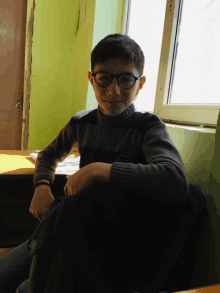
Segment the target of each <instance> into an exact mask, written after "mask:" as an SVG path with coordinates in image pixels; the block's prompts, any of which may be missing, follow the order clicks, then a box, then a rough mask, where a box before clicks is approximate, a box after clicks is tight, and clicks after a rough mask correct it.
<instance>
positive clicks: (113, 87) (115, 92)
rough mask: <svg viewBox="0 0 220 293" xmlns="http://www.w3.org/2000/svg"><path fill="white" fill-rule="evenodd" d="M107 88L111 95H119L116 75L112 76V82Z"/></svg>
mask: <svg viewBox="0 0 220 293" xmlns="http://www.w3.org/2000/svg"><path fill="white" fill-rule="evenodd" d="M107 89H108V92H109V93H111V94H112V95H113V96H116V95H120V86H119V85H118V81H117V78H116V76H114V77H113V79H112V82H111V83H110V84H109V85H108V86H107Z"/></svg>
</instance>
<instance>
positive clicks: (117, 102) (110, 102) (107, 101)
mask: <svg viewBox="0 0 220 293" xmlns="http://www.w3.org/2000/svg"><path fill="white" fill-rule="evenodd" d="M105 102H107V103H110V104H114V103H122V101H120V102H119V101H116V102H110V101H105Z"/></svg>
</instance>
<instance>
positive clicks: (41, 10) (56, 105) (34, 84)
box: [28, 0, 95, 150]
mask: <svg viewBox="0 0 220 293" xmlns="http://www.w3.org/2000/svg"><path fill="white" fill-rule="evenodd" d="M31 2H32V1H29V4H28V5H31V4H30V3H31ZM28 10H29V11H30V7H28ZM94 11H95V0H90V1H87V7H86V21H85V22H84V23H83V24H82V25H79V27H78V29H77V25H78V20H79V12H80V0H75V1H72V0H66V1H61V0H47V1H43V0H38V1H36V8H35V14H34V35H33V49H32V53H33V56H32V76H31V97H30V127H29V144H28V149H30V150H33V149H42V148H43V147H45V146H46V145H47V144H48V143H49V142H50V141H52V140H53V139H54V138H55V137H56V136H57V134H58V133H59V131H60V129H61V128H62V127H63V126H64V125H65V124H66V123H67V122H68V120H69V119H70V118H71V117H72V116H73V115H74V114H75V113H77V112H79V111H80V110H83V109H85V108H86V100H87V90H88V77H87V72H88V70H89V68H90V54H91V50H92V40H93V27H94Z"/></svg>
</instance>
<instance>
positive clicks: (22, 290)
mask: <svg viewBox="0 0 220 293" xmlns="http://www.w3.org/2000/svg"><path fill="white" fill-rule="evenodd" d="M28 285H29V279H27V280H25V281H24V282H23V283H21V284H20V285H19V286H18V288H17V289H16V291H15V293H27V290H28Z"/></svg>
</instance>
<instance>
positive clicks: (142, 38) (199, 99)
mask: <svg viewBox="0 0 220 293" xmlns="http://www.w3.org/2000/svg"><path fill="white" fill-rule="evenodd" d="M126 2H127V3H126V4H127V5H128V7H129V5H130V7H129V9H127V14H128V17H127V19H126V20H127V30H126V33H127V34H128V35H129V36H130V37H132V38H133V39H134V40H135V41H136V42H137V43H138V44H140V46H141V48H142V49H143V52H144V54H145V58H146V60H145V71H144V75H145V76H146V79H147V80H146V83H145V85H144V87H143V89H142V90H141V91H140V93H139V96H138V99H137V105H136V107H137V109H138V110H142V111H148V112H153V113H154V114H156V115H158V116H159V117H160V118H161V119H162V120H163V121H164V122H171V123H179V124H188V125H202V126H205V127H214V128H215V127H216V124H217V119H218V113H219V109H220V94H219V91H218V88H217V86H218V83H219V81H218V80H219V76H220V73H219V68H220V55H219V52H220V37H219V31H220V1H219V0H167V1H165V0H154V1H151V0H135V1H134V0H133V1H126ZM164 3H165V4H164ZM165 5H166V7H165ZM128 24H129V26H128ZM141 92H142V93H141ZM138 102H139V105H138Z"/></svg>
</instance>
